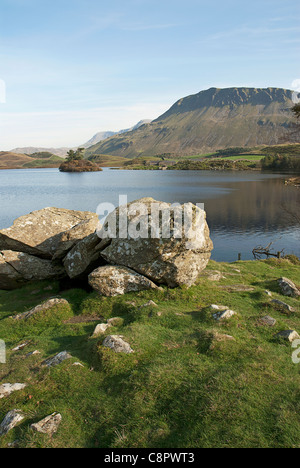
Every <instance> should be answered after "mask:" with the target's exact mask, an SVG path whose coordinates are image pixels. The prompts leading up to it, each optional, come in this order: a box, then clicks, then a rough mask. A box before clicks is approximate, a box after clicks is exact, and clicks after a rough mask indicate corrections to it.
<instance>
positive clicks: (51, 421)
mask: <svg viewBox="0 0 300 468" xmlns="http://www.w3.org/2000/svg"><path fill="white" fill-rule="evenodd" d="M61 421H62V417H61V414H59V413H53V414H51V415H50V416H47V417H46V418H44V419H42V420H41V421H40V422H38V423H35V424H31V426H30V427H31V429H33V430H34V431H37V432H41V433H42V434H47V435H49V436H52V435H53V434H55V432H57V430H58V428H59V425H60V423H61Z"/></svg>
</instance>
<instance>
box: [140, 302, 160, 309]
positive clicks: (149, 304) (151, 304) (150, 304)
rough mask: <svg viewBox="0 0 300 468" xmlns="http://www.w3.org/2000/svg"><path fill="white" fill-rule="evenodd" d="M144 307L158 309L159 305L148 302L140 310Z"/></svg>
mask: <svg viewBox="0 0 300 468" xmlns="http://www.w3.org/2000/svg"><path fill="white" fill-rule="evenodd" d="M143 307H158V305H157V304H155V302H154V301H149V302H146V304H143V305H141V306H140V307H139V308H140V309H142V308H143Z"/></svg>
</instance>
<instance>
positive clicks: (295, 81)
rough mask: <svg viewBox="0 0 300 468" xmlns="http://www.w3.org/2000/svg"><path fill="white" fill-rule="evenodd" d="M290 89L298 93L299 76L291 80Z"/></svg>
mask: <svg viewBox="0 0 300 468" xmlns="http://www.w3.org/2000/svg"><path fill="white" fill-rule="evenodd" d="M292 89H293V90H294V91H298V92H299V93H300V78H297V79H296V80H294V81H293V82H292Z"/></svg>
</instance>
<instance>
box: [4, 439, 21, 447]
mask: <svg viewBox="0 0 300 468" xmlns="http://www.w3.org/2000/svg"><path fill="white" fill-rule="evenodd" d="M7 447H8V448H19V441H18V440H14V441H13V442H10V443H9V444H7Z"/></svg>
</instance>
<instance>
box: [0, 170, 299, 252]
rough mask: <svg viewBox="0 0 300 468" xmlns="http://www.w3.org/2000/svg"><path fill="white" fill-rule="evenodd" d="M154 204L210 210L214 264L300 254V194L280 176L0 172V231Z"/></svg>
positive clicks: (246, 173)
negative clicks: (257, 254)
mask: <svg viewBox="0 0 300 468" xmlns="http://www.w3.org/2000/svg"><path fill="white" fill-rule="evenodd" d="M119 195H127V197H128V201H132V200H136V199H138V198H141V197H153V198H155V199H156V200H162V201H166V202H172V203H173V202H180V203H184V202H188V201H191V202H193V203H205V209H206V211H207V218H208V223H209V226H210V229H211V235H212V238H213V241H214V245H215V249H214V251H213V259H215V260H224V261H233V260H236V259H237V255H238V253H242V258H244V259H251V258H253V257H252V253H251V252H252V249H253V248H254V247H255V246H257V245H258V244H260V245H263V246H266V245H267V244H268V243H269V242H271V241H274V250H275V251H279V250H282V249H283V248H285V251H286V253H294V254H296V255H298V256H299V255H300V247H299V245H300V242H299V241H300V234H299V225H297V222H296V220H295V219H293V217H291V216H288V215H287V213H286V210H285V207H286V208H288V210H289V211H294V212H296V211H298V213H299V215H300V211H299V207H300V190H299V189H297V188H295V187H291V186H285V185H284V184H283V176H278V175H266V174H260V173H252V172H240V173H239V172H230V173H228V172H213V171H159V172H158V171H116V170H104V171H103V172H95V173H82V174H69V173H59V171H58V170H57V169H32V170H31V169H28V170H5V171H0V202H1V203H0V228H4V227H8V226H10V225H11V224H12V222H13V220H14V219H15V218H17V217H18V216H21V215H23V214H27V213H29V212H30V211H33V210H38V209H41V208H45V207H46V206H56V207H60V208H69V209H76V210H90V211H96V208H97V206H98V204H99V203H101V202H110V203H113V204H114V205H116V206H117V205H118V201H119Z"/></svg>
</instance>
